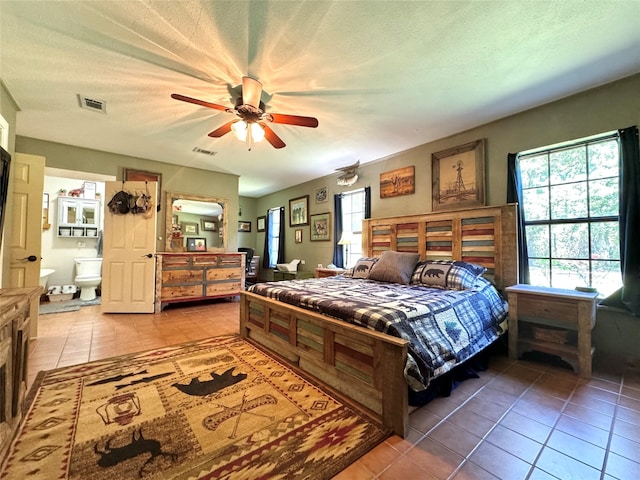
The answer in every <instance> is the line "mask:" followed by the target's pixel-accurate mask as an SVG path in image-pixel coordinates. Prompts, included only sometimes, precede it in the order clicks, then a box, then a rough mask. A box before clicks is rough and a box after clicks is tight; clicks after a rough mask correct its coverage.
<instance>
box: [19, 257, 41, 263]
mask: <svg viewBox="0 0 640 480" xmlns="http://www.w3.org/2000/svg"><path fill="white" fill-rule="evenodd" d="M18 260H27V261H29V262H35V261H36V260H38V257H36V256H35V255H29V256H28V257H24V258H19V259H18Z"/></svg>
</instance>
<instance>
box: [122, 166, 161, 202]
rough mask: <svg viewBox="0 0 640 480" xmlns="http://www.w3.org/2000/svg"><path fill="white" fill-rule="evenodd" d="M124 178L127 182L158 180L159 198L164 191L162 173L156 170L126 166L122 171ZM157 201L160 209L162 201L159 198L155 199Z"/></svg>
mask: <svg viewBox="0 0 640 480" xmlns="http://www.w3.org/2000/svg"><path fill="white" fill-rule="evenodd" d="M122 179H123V180H124V181H125V182H158V198H160V197H161V192H162V174H161V173H155V172H147V171H145V170H136V169H133V168H124V169H123V173H122ZM153 200H154V201H155V203H156V205H157V206H158V207H157V211H158V212H159V211H160V204H161V203H162V202H160V201H159V200H158V199H157V198H155V199H153Z"/></svg>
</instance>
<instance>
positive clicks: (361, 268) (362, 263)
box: [344, 257, 378, 278]
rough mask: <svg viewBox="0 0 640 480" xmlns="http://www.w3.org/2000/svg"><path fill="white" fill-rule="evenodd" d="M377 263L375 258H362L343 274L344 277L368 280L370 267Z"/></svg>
mask: <svg viewBox="0 0 640 480" xmlns="http://www.w3.org/2000/svg"><path fill="white" fill-rule="evenodd" d="M377 261H378V259H377V258H375V257H371V258H370V257H362V258H361V259H359V260H358V261H357V262H356V264H355V265H354V266H353V267H352V268H350V269H349V270H347V271H346V272H345V273H344V276H345V277H352V278H369V272H370V271H371V267H373V266H374V265H375V263H376V262H377Z"/></svg>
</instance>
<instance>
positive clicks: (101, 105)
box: [78, 94, 107, 114]
mask: <svg viewBox="0 0 640 480" xmlns="http://www.w3.org/2000/svg"><path fill="white" fill-rule="evenodd" d="M78 100H79V101H80V107H81V108H84V109H87V110H91V111H94V112H100V113H105V114H106V113H107V102H105V101H104V100H96V99H95V98H89V97H85V96H84V95H80V94H78Z"/></svg>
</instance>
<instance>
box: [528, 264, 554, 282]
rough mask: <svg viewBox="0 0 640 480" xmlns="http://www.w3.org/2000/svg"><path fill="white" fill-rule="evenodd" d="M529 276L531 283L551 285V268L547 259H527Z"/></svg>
mask: <svg viewBox="0 0 640 480" xmlns="http://www.w3.org/2000/svg"><path fill="white" fill-rule="evenodd" d="M529 277H530V281H531V285H540V286H543V287H550V286H551V269H550V267H549V260H537V259H530V260H529Z"/></svg>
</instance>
